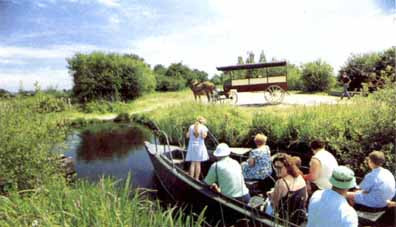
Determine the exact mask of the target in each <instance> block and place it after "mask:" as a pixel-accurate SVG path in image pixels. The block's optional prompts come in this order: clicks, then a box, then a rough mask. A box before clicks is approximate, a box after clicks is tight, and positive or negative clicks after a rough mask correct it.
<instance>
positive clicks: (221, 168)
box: [205, 157, 249, 198]
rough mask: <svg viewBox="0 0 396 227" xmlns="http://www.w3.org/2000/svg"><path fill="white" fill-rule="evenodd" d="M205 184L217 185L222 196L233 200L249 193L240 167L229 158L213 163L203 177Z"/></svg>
mask: <svg viewBox="0 0 396 227" xmlns="http://www.w3.org/2000/svg"><path fill="white" fill-rule="evenodd" d="M216 167H217V170H216ZM216 173H217V174H216ZM205 182H206V183H207V184H213V183H217V185H219V187H220V190H221V192H222V193H223V194H224V195H227V196H230V197H233V198H235V197H241V196H244V195H247V194H248V193H249V190H248V189H247V187H246V185H245V180H244V179H243V175H242V168H241V165H240V164H239V163H238V162H237V161H235V160H234V159H232V158H230V157H225V158H223V159H221V160H220V161H217V162H215V163H213V164H212V165H211V166H210V169H209V172H208V175H207V176H206V177H205Z"/></svg>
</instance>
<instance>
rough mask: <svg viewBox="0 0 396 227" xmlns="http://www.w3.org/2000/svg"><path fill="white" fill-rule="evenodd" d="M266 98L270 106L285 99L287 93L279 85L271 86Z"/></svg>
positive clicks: (265, 94)
mask: <svg viewBox="0 0 396 227" xmlns="http://www.w3.org/2000/svg"><path fill="white" fill-rule="evenodd" d="M264 98H265V100H267V102H269V103H270V104H278V103H281V102H282V101H283V99H284V98H285V91H284V90H283V89H282V88H281V87H279V86H278V85H271V86H269V87H268V88H267V90H266V91H265V92H264Z"/></svg>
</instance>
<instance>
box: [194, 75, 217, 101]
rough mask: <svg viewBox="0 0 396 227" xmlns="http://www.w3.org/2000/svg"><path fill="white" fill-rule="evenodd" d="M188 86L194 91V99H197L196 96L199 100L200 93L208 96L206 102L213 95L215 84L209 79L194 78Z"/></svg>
mask: <svg viewBox="0 0 396 227" xmlns="http://www.w3.org/2000/svg"><path fill="white" fill-rule="evenodd" d="M190 88H191V90H192V92H193V93H194V98H195V100H197V96H198V98H199V100H201V95H206V97H207V98H208V102H210V98H211V97H213V91H214V90H215V85H214V84H213V83H212V82H209V81H203V82H198V81H196V80H193V81H191V84H190Z"/></svg>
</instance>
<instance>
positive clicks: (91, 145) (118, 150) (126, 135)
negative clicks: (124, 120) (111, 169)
mask: <svg viewBox="0 0 396 227" xmlns="http://www.w3.org/2000/svg"><path fill="white" fill-rule="evenodd" d="M95 129H96V128H94V129H88V130H85V131H84V132H82V133H81V135H80V137H81V139H82V141H81V145H80V147H79V148H78V150H77V159H78V160H83V161H85V162H87V163H88V162H90V161H95V160H111V159H118V160H120V161H122V160H123V159H125V158H126V156H128V154H129V152H133V151H136V150H139V149H137V148H138V147H139V146H141V145H142V144H143V142H144V141H145V140H150V137H151V134H150V132H149V131H148V130H147V129H145V128H143V127H140V126H128V125H109V126H108V127H103V126H102V127H101V128H100V129H99V131H96V130H95Z"/></svg>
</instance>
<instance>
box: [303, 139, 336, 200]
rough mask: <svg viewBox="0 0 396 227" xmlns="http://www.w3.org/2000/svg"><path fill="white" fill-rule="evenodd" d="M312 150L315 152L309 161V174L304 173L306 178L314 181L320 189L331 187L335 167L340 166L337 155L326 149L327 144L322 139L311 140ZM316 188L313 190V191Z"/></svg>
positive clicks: (308, 180)
mask: <svg viewBox="0 0 396 227" xmlns="http://www.w3.org/2000/svg"><path fill="white" fill-rule="evenodd" d="M311 150H312V152H313V153H314V156H312V158H311V161H310V162H309V174H306V175H304V179H305V180H306V181H307V183H308V182H312V183H314V184H315V186H316V187H318V188H319V189H330V188H331V183H330V181H329V180H330V177H331V174H332V172H333V169H334V168H335V167H337V166H338V162H337V160H336V159H335V157H334V156H333V155H332V154H331V153H330V152H328V151H326V150H325V144H324V142H323V141H321V140H314V141H312V142H311ZM313 191H314V190H311V193H312V192H313Z"/></svg>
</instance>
